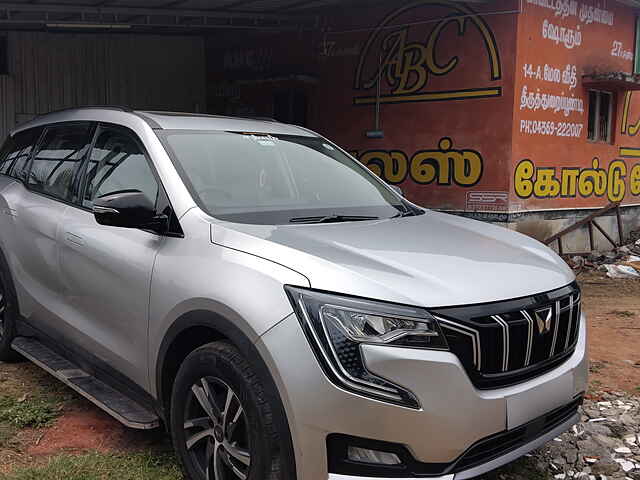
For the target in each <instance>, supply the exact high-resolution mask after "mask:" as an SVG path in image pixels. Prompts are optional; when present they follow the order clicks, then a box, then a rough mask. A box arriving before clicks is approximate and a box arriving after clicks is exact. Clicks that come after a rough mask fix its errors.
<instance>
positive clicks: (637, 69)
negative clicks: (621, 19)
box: [633, 17, 640, 73]
mask: <svg viewBox="0 0 640 480" xmlns="http://www.w3.org/2000/svg"><path fill="white" fill-rule="evenodd" d="M635 55H636V58H635V62H634V65H633V73H640V17H637V18H636V53H635Z"/></svg>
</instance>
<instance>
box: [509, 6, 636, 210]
mask: <svg viewBox="0 0 640 480" xmlns="http://www.w3.org/2000/svg"><path fill="white" fill-rule="evenodd" d="M551 3H552V2H547V1H545V0H524V12H523V13H522V14H521V15H520V16H519V25H518V51H517V61H516V101H515V105H514V125H513V128H514V134H513V157H514V185H513V189H512V193H513V194H512V205H511V208H512V210H519V209H526V210H530V209H557V208H578V207H597V206H603V205H605V204H606V203H608V201H609V200H611V201H614V200H615V201H618V200H622V199H624V202H625V204H633V203H640V199H639V198H638V195H639V194H640V165H638V162H640V158H636V159H634V158H624V157H622V156H621V148H622V147H635V148H639V147H640V137H635V138H634V136H633V135H632V132H633V133H637V131H638V129H637V128H635V126H634V123H635V122H637V121H638V119H640V92H638V93H635V94H633V95H631V94H627V93H626V92H625V91H620V90H618V91H614V93H615V103H614V124H613V138H612V141H611V143H604V142H596V143H594V142H590V141H589V140H587V124H588V111H589V96H588V86H587V85H586V84H585V83H584V82H583V80H582V75H584V74H589V73H593V72H613V71H621V72H627V73H631V72H632V71H633V54H634V50H635V48H634V46H635V23H636V15H635V14H634V11H633V9H631V8H629V7H625V6H623V5H620V4H618V3H617V2H613V1H610V2H601V1H600V2H596V1H578V2H576V1H573V2H572V1H566V2H561V5H562V6H563V7H564V9H561V10H558V9H557V8H555V2H553V3H554V8H550V6H547V5H548V4H551ZM563 31H564V32H565V38H564V39H559V38H558V37H559V36H561V34H562V32H563ZM569 32H571V33H569ZM559 34H560V35H559ZM572 37H573V39H572ZM565 40H566V41H565ZM576 40H577V41H576ZM545 71H546V75H545ZM558 71H559V72H560V74H559V75H558ZM565 72H570V73H571V72H575V74H571V75H567V74H566V73H565ZM572 76H574V77H575V80H570V77H572ZM558 80H559V81H558ZM572 81H575V84H573V85H572V84H571V82H572ZM604 88H607V87H606V86H605V87H604ZM525 89H526V90H525ZM538 94H539V95H540V96H546V97H547V102H546V103H547V106H548V104H549V95H551V96H553V97H554V98H555V99H557V98H558V97H565V98H570V99H572V101H573V103H574V105H573V106H572V108H574V107H575V108H578V110H577V111H576V110H573V111H567V112H565V111H562V110H558V111H556V108H555V107H554V108H546V109H545V108H544V104H545V102H544V101H543V99H542V98H541V99H540V101H536V99H535V97H536V96H538ZM532 95H533V97H532ZM554 101H555V102H556V103H557V100H554ZM576 101H577V102H576ZM625 105H627V107H626V108H625ZM625 111H627V115H626V117H625V113H624V112H625ZM623 117H625V118H626V121H625V118H623ZM627 124H630V126H628V125H627ZM550 127H551V128H550ZM541 130H542V131H541ZM622 153H628V152H626V151H623V152H622ZM594 164H595V165H596V166H597V170H593V168H594ZM518 165H519V167H518ZM636 165H638V167H635V166H636ZM563 178H564V180H563Z"/></svg>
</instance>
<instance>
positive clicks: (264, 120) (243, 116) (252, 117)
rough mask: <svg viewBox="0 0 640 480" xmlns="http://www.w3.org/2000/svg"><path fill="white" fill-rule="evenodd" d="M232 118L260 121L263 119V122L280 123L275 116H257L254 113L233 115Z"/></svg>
mask: <svg viewBox="0 0 640 480" xmlns="http://www.w3.org/2000/svg"><path fill="white" fill-rule="evenodd" d="M231 118H241V119H243V120H259V121H262V122H273V123H280V122H279V121H278V120H276V119H275V118H271V117H256V116H253V115H233V116H232V117H231Z"/></svg>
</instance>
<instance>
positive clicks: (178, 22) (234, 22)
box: [0, 0, 385, 31]
mask: <svg viewBox="0 0 640 480" xmlns="http://www.w3.org/2000/svg"><path fill="white" fill-rule="evenodd" d="M383 1H385V0H369V1H366V0H55V1H49V2H46V3H44V2H40V1H39V0H13V1H11V2H3V1H1V0H0V28H2V27H4V28H33V27H47V28H64V27H65V26H66V27H67V28H92V27H93V28H95V29H104V28H111V29H117V28H122V29H127V28H136V29H145V28H147V29H158V28H163V29H174V30H181V31H184V30H185V29H207V28H255V27H258V28H284V27H289V28H297V29H300V28H305V27H313V26H314V25H317V22H318V18H317V15H318V13H321V12H322V10H324V9H326V8H329V7H333V6H336V5H338V4H340V5H341V6H357V5H367V6H370V5H372V4H376V3H381V2H383Z"/></svg>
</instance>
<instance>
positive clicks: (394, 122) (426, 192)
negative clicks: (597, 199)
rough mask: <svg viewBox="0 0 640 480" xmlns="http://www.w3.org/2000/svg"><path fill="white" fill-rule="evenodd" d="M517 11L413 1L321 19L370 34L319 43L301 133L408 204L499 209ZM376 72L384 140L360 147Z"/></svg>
mask: <svg viewBox="0 0 640 480" xmlns="http://www.w3.org/2000/svg"><path fill="white" fill-rule="evenodd" d="M517 5H518V3H517V2H515V1H513V2H512V1H499V2H494V3H492V4H490V5H477V4H474V5H473V6H464V5H462V4H460V3H453V2H448V1H446V0H442V1H436V0H434V1H429V0H419V1H414V2H411V3H409V4H404V5H402V4H400V6H398V5H396V6H392V7H387V8H383V9H378V10H369V11H359V12H344V13H343V14H342V15H341V16H340V17H332V18H331V19H330V21H331V22H332V25H333V26H334V29H335V28H337V29H338V30H340V29H344V30H354V29H356V30H357V29H359V28H362V27H371V26H372V25H378V28H377V29H375V30H373V31H371V30H368V31H362V32H360V31H357V32H353V33H333V34H332V33H329V34H328V35H326V37H324V38H323V39H322V40H321V44H323V45H324V46H325V49H324V50H325V51H324V52H322V54H321V56H320V78H321V82H320V85H319V86H318V89H317V94H316V96H315V97H314V100H315V101H314V104H315V105H316V108H315V110H314V112H315V115H313V116H312V121H311V127H312V128H314V129H316V130H318V131H320V132H321V133H323V134H325V135H327V136H328V137H330V138H332V139H334V140H335V141H336V142H337V143H339V144H340V145H342V146H344V147H345V148H348V149H349V150H350V151H352V152H353V153H354V154H355V155H356V156H357V157H358V158H359V159H360V160H361V161H362V162H364V163H365V164H367V165H368V166H369V168H371V169H372V170H373V171H375V172H376V173H378V174H379V175H381V176H382V177H383V178H385V179H386V180H387V181H389V182H390V183H393V184H397V185H400V186H401V187H402V188H403V190H404V191H405V193H406V195H407V197H408V198H410V199H411V200H413V201H415V202H417V203H418V204H421V205H424V206H428V207H436V208H440V209H447V210H458V211H464V210H483V211H506V210H507V207H508V191H509V184H510V177H511V174H510V171H511V159H512V156H511V136H512V128H511V123H512V111H513V108H514V100H513V98H514V88H513V85H514V81H515V78H514V72H515V44H516V25H517V16H516V15H515V14H513V13H508V12H512V11H513V10H514V9H516V8H517ZM454 14H455V15H464V18H460V19H456V20H453V19H451V18H447V17H450V16H451V15H454ZM341 19H342V20H341ZM412 23H418V24H414V25H410V26H405V27H402V26H399V25H402V24H412ZM380 65H382V84H381V94H382V105H381V129H382V130H383V131H384V138H383V139H370V138H367V137H366V136H365V132H366V131H368V130H373V129H374V123H375V122H374V120H375V96H376V90H377V85H376V78H377V74H378V72H379V71H380Z"/></svg>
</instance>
